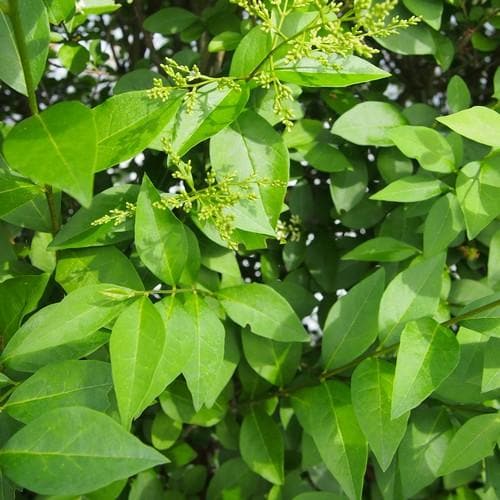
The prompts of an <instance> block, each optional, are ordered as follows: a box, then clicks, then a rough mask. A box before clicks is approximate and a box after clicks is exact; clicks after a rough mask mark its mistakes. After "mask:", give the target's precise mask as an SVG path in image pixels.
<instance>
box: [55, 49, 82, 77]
mask: <svg viewBox="0 0 500 500" xmlns="http://www.w3.org/2000/svg"><path fill="white" fill-rule="evenodd" d="M57 57H58V58H59V60H60V61H61V63H62V65H63V66H64V67H65V68H66V69H67V70H68V71H69V72H70V73H73V74H74V75H78V74H80V73H81V72H82V71H83V70H84V69H85V68H86V67H87V63H88V62H89V59H90V54H89V51H88V50H87V49H86V48H85V47H84V46H83V45H81V44H79V43H74V42H69V43H65V44H64V45H62V47H61V48H60V49H59V52H58V53H57Z"/></svg>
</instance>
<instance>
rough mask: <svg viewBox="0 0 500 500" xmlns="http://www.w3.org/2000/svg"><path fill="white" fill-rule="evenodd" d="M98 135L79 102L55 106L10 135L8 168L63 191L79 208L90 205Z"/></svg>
mask: <svg viewBox="0 0 500 500" xmlns="http://www.w3.org/2000/svg"><path fill="white" fill-rule="evenodd" d="M96 143H97V131H96V126H95V123H94V118H93V115H92V112H91V111H90V109H88V108H87V107H85V106H84V105H83V104H81V103H80V102H76V101H67V102H61V103H58V104H54V105H53V106H50V107H49V108H47V109H46V110H45V111H42V112H41V113H40V114H39V115H36V116H33V117H31V118H26V119H25V120H23V121H22V122H20V123H18V124H17V125H16V126H15V127H14V128H13V129H12V130H11V131H10V133H9V135H8V137H7V139H6V140H5V143H4V153H5V157H6V159H7V162H8V163H9V165H10V166H11V167H12V168H13V169H14V170H17V171H18V172H20V173H21V174H23V175H26V176H27V177H29V178H31V179H33V180H34V181H36V182H40V183H42V184H51V185H53V186H55V187H58V188H60V189H62V190H63V191H66V192H67V193H68V194H70V195H71V196H73V197H74V198H76V199H77V200H78V201H79V202H80V203H81V204H82V205H84V206H87V207H88V206H89V205H90V202H91V201H92V185H93V179H94V170H95V165H96V157H97V147H96Z"/></svg>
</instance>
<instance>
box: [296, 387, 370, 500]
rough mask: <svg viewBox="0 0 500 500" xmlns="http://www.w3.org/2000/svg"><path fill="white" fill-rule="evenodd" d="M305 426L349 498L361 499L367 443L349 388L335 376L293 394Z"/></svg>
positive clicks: (297, 414) (299, 417)
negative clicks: (335, 378) (328, 380)
mask: <svg viewBox="0 0 500 500" xmlns="http://www.w3.org/2000/svg"><path fill="white" fill-rule="evenodd" d="M292 404H293V409H294V411H295V414H296V416H297V418H298V419H299V422H300V425H301V426H302V428H303V429H304V430H305V432H307V433H308V434H310V435H311V436H312V438H313V440H314V444H315V445H316V447H317V448H318V451H319V453H320V455H321V458H322V460H323V462H324V463H325V465H326V467H327V468H328V470H329V471H330V472H331V473H332V474H333V476H334V477H335V479H336V480H337V481H338V482H339V483H340V485H341V486H342V489H343V490H344V492H345V494H346V495H347V496H348V497H349V498H350V499H361V492H362V489H363V477H364V474H365V469H366V462H367V457H368V447H367V444H366V441H365V439H364V436H363V434H362V432H361V429H360V428H359V426H358V423H357V419H356V415H355V414H354V410H353V407H352V404H351V395H350V391H349V388H348V387H347V386H346V385H344V384H342V383H341V382H338V381H336V380H334V381H330V382H324V383H322V384H321V385H318V386H315V387H310V388H307V389H301V390H300V391H298V392H296V393H295V394H294V395H293V396H292Z"/></svg>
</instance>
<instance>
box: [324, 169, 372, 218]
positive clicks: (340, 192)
mask: <svg viewBox="0 0 500 500" xmlns="http://www.w3.org/2000/svg"><path fill="white" fill-rule="evenodd" d="M367 184H368V173H367V169H366V167H365V165H364V164H360V165H353V166H352V167H351V168H350V169H349V170H344V171H342V172H338V173H334V174H332V175H331V176H330V195H331V197H332V200H333V204H334V205H335V208H336V210H337V211H338V212H339V213H341V214H342V213H343V212H349V211H350V210H352V209H353V208H354V207H355V206H356V205H358V203H359V202H360V201H361V200H362V199H363V198H364V196H365V193H366V186H367Z"/></svg>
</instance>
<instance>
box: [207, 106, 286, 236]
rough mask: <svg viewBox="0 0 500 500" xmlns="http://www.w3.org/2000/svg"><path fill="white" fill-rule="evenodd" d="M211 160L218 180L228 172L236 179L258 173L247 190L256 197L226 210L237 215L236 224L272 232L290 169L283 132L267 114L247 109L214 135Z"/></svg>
mask: <svg viewBox="0 0 500 500" xmlns="http://www.w3.org/2000/svg"><path fill="white" fill-rule="evenodd" d="M210 160H211V162H212V166H213V168H214V171H215V174H216V176H217V178H218V179H219V180H221V179H223V178H224V177H226V176H229V175H233V176H234V180H235V182H240V181H245V180H247V179H248V178H251V177H252V176H253V177H255V182H254V183H253V184H252V185H251V186H250V190H249V191H248V192H249V193H252V194H254V195H255V196H256V198H257V199H256V200H241V201H239V202H238V203H237V204H236V205H234V207H233V208H230V209H229V210H227V213H228V214H231V215H233V216H234V217H235V224H236V227H237V228H239V229H243V230H245V231H253V232H257V233H262V234H267V235H271V236H273V235H274V228H275V227H276V223H277V221H278V218H279V215H280V213H281V209H282V207H283V200H284V197H285V193H286V185H287V182H288V170H289V159H288V150H287V148H286V147H285V144H284V142H283V139H282V138H281V136H280V135H279V134H278V133H277V132H276V131H275V130H274V129H273V127H271V125H269V123H268V122H267V121H266V120H264V118H262V117H260V116H259V115H258V114H257V113H255V112H253V111H246V112H244V113H242V114H241V115H240V116H239V117H238V119H237V120H236V121H235V122H234V123H233V124H232V125H231V126H230V127H227V128H225V129H224V130H222V131H221V132H219V133H218V134H217V135H216V136H214V137H212V139H211V141H210ZM264 180H265V181H264ZM273 183H274V185H273ZM238 190H240V188H235V193H237V192H238Z"/></svg>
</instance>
